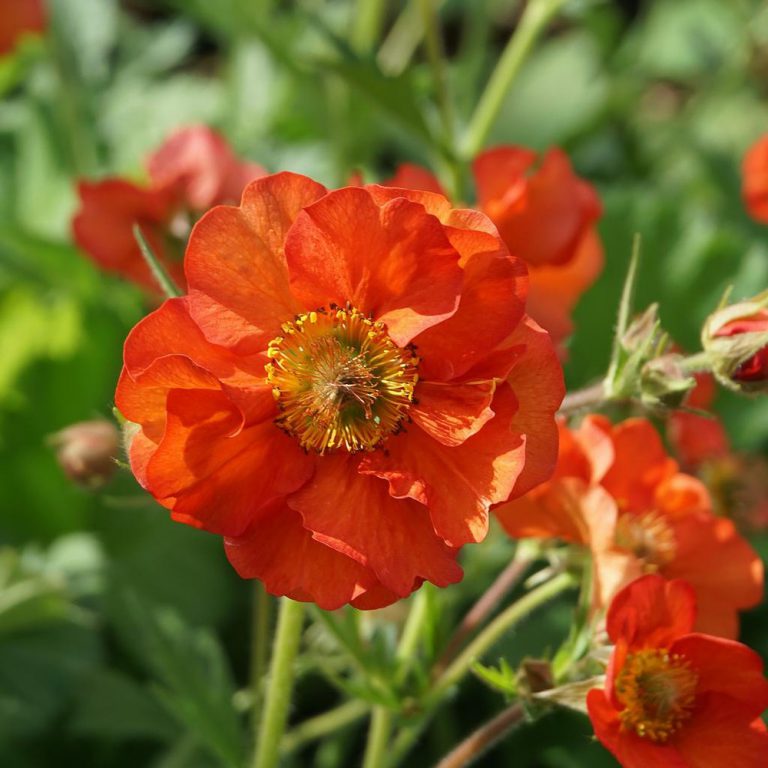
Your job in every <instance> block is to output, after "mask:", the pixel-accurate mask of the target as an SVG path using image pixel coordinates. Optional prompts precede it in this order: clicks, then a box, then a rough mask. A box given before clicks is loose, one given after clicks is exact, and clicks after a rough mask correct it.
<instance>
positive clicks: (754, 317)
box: [701, 291, 768, 393]
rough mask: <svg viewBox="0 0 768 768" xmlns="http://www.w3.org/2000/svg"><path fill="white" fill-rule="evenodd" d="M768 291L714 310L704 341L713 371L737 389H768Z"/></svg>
mask: <svg viewBox="0 0 768 768" xmlns="http://www.w3.org/2000/svg"><path fill="white" fill-rule="evenodd" d="M767 305H768V291H766V292H764V293H761V294H760V295H759V296H755V297H754V298H753V299H748V300H746V301H741V302H739V303H738V304H731V305H729V306H725V307H722V308H721V309H718V310H716V311H715V312H713V313H712V314H711V315H710V316H709V317H708V318H707V321H706V322H705V323H704V327H703V329H702V332H701V341H702V345H703V347H704V349H705V351H706V352H707V353H708V355H709V359H710V363H711V366H712V372H713V373H714V374H715V376H716V378H717V380H718V381H719V382H720V383H721V384H723V386H726V387H728V388H729V389H734V390H736V391H738V392H747V393H749V392H763V391H766V390H768V308H767Z"/></svg>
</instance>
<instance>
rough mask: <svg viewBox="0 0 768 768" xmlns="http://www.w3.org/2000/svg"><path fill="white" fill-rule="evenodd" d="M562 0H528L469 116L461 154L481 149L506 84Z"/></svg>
mask: <svg viewBox="0 0 768 768" xmlns="http://www.w3.org/2000/svg"><path fill="white" fill-rule="evenodd" d="M564 3H565V0H529V2H528V5H527V6H526V7H525V11H524V13H523V16H522V18H521V19H520V23H519V24H518V25H517V27H516V29H515V31H514V33H513V34H512V37H511V38H510V40H509V42H508V43H507V47H506V48H505V49H504V52H503V53H502V54H501V58H500V59H499V61H498V63H497V64H496V69H494V71H493V74H492V75H491V79H490V80H489V81H488V85H487V86H486V88H485V91H484V92H483V95H482V96H481V97H480V102H479V103H478V105H477V107H476V108H475V112H474V114H473V115H472V119H471V120H470V123H469V127H468V128H467V133H466V136H465V139H464V146H463V154H464V156H465V157H467V158H472V157H474V156H475V155H476V154H477V153H478V152H479V151H480V150H481V149H482V148H483V145H484V144H485V140H486V139H487V138H488V134H489V133H490V131H491V128H493V124H494V122H495V121H496V118H497V117H498V115H499V111H500V110H501V107H502V104H503V103H504V98H505V96H506V95H507V92H508V91H509V88H510V86H511V85H512V83H513V82H514V80H515V78H516V77H517V75H518V73H519V72H520V69H521V67H522V65H523V63H524V62H525V60H526V58H527V57H528V54H529V53H530V52H531V50H532V49H533V46H534V45H535V43H536V41H537V40H538V39H539V37H540V35H541V33H542V32H543V31H544V29H545V28H546V26H547V24H548V23H549V21H550V20H551V19H552V17H553V16H554V15H555V14H556V13H557V12H558V11H559V10H560V8H561V7H562V5H563V4H564Z"/></svg>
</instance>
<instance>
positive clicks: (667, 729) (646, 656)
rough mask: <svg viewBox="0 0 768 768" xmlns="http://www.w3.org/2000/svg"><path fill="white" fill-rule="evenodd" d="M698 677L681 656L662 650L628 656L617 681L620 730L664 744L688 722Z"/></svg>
mask: <svg viewBox="0 0 768 768" xmlns="http://www.w3.org/2000/svg"><path fill="white" fill-rule="evenodd" d="M698 680H699V676H698V675H697V673H696V672H695V671H694V670H692V669H691V666H690V663H689V662H688V661H687V659H686V658H685V657H684V656H681V655H680V654H677V653H674V654H670V653H669V651H667V650H666V649H665V648H645V649H643V650H641V651H638V652H637V653H630V654H629V655H628V656H627V658H626V661H625V662H624V666H623V667H622V669H621V672H620V673H619V675H618V676H617V678H616V683H615V690H616V697H617V698H618V700H619V701H620V702H621V703H622V704H623V705H624V709H623V710H622V711H621V712H620V714H619V718H620V719H621V727H622V728H623V729H624V730H625V731H634V732H635V733H636V734H637V735H638V736H642V737H643V738H646V739H651V741H656V742H661V743H664V742H666V741H667V739H669V737H670V736H671V735H672V734H673V733H675V732H676V731H677V730H678V729H679V728H680V726H681V725H682V724H683V723H684V722H685V721H686V720H688V718H690V716H691V714H692V712H693V707H694V704H695V701H696V685H697V684H698Z"/></svg>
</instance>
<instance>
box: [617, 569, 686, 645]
mask: <svg viewBox="0 0 768 768" xmlns="http://www.w3.org/2000/svg"><path fill="white" fill-rule="evenodd" d="M695 621H696V594H695V592H694V591H693V587H691V585H690V584H688V583H687V582H685V581H682V580H680V579H675V580H673V581H667V580H666V579H664V578H662V577H661V576H658V575H655V574H653V575H650V576H643V577H642V578H640V579H637V580H636V581H633V582H632V583H631V584H630V585H629V586H627V587H625V588H624V589H622V590H621V592H619V593H618V594H617V595H616V597H614V599H613V602H612V603H611V607H610V608H609V609H608V615H607V617H606V629H607V630H608V636H609V637H610V638H611V640H613V641H614V642H617V641H618V640H619V638H622V639H624V640H626V642H627V643H628V645H629V647H630V648H642V647H646V646H656V647H664V646H669V644H670V643H671V642H673V641H674V640H676V639H677V638H678V637H680V636H682V635H685V634H688V633H690V632H691V630H692V629H693V626H694V623H695Z"/></svg>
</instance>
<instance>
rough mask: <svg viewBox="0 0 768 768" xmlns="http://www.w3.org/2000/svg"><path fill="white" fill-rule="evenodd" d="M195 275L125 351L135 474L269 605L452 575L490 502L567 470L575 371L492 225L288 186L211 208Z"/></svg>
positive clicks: (403, 195)
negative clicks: (561, 446) (557, 468)
mask: <svg viewBox="0 0 768 768" xmlns="http://www.w3.org/2000/svg"><path fill="white" fill-rule="evenodd" d="M185 271H186V277H187V283H188V286H189V294H188V295H187V296H185V297H183V298H180V299H173V300H170V301H167V302H165V303H164V304H163V305H162V306H161V307H160V309H158V310H157V311H156V312H154V313H153V314H151V315H149V316H148V317H147V318H145V319H144V320H143V321H142V322H141V323H139V324H138V325H137V326H136V328H134V330H133V331H132V332H131V334H130V336H129V338H128V340H127V342H126V345H125V365H124V369H123V373H122V375H121V379H120V382H119V384H118V389H117V394H116V402H117V405H118V407H119V408H120V410H121V412H122V413H123V414H124V416H125V417H126V418H127V419H129V420H130V421H131V422H133V423H134V426H133V427H131V431H132V433H133V437H132V441H131V445H130V461H131V466H132V469H133V471H134V473H135V475H136V477H137V478H138V480H139V482H140V483H141V484H142V485H143V486H144V487H145V488H146V489H147V490H148V491H150V492H151V493H152V494H153V495H154V496H155V498H156V499H157V500H158V501H159V502H160V503H161V504H162V505H164V506H165V507H167V508H168V509H170V510H171V514H172V517H173V518H174V519H175V520H178V521H181V522H185V523H188V524H190V525H194V526H197V527H201V528H205V529H207V530H209V531H212V532H214V533H218V534H221V535H222V536H224V537H225V545H226V550H227V555H228V557H229V559H230V560H231V562H232V564H233V565H234V567H235V568H236V569H237V570H238V572H239V573H240V574H241V575H242V576H243V577H246V578H259V579H261V580H263V581H264V583H265V585H266V587H267V589H268V590H269V591H270V592H271V593H273V594H276V595H289V596H290V597H292V598H294V599H297V600H308V601H314V602H316V603H317V604H318V605H320V606H321V607H323V608H336V607H339V606H340V605H343V604H345V603H348V602H351V603H353V604H354V605H356V606H358V607H362V608H371V607H377V606H381V605H385V604H387V603H390V602H393V601H394V600H396V599H398V598H400V597H404V596H406V595H408V594H410V593H411V592H412V591H413V590H414V589H415V588H417V587H418V586H419V584H421V582H422V581H424V580H429V581H431V582H433V583H435V584H438V585H441V586H445V585H447V584H450V583H452V582H455V581H457V580H458V579H459V578H460V577H461V569H460V568H459V566H458V565H457V564H456V561H455V559H456V553H457V551H458V549H459V548H460V547H461V546H462V545H464V544H467V543H470V542H476V541H480V540H481V539H482V538H483V537H484V536H485V534H486V531H487V528H488V510H489V508H490V506H491V505H492V504H496V503H499V502H501V501H505V500H506V499H508V498H510V497H511V496H517V495H519V494H521V493H524V492H525V491H527V490H528V489H530V488H531V487H533V486H535V485H536V484H538V483H540V482H542V481H543V480H545V479H546V478H547V477H548V475H549V474H550V473H551V471H552V469H553V467H554V463H555V459H556V455H557V428H556V425H555V421H554V413H555V411H556V410H557V408H558V405H559V403H560V401H561V399H562V396H563V383H562V373H561V371H560V368H559V365H558V363H557V359H556V356H555V354H554V350H553V348H552V345H551V342H550V340H549V337H548V335H547V334H546V333H545V332H544V331H542V330H541V329H540V328H539V327H538V326H537V325H536V324H535V323H533V322H532V321H531V320H530V319H529V318H528V317H527V316H526V315H525V313H524V310H525V293H526V288H527V282H526V278H525V267H524V265H523V264H522V262H521V261H520V260H519V259H515V258H513V257H511V256H510V255H509V253H508V251H507V249H506V248H505V246H504V244H503V243H502V242H501V240H500V239H499V237H498V235H497V233H496V230H495V228H494V227H493V225H492V224H491V222H490V221H488V219H487V218H486V217H485V216H483V215H482V214H480V213H477V212H475V211H466V210H453V209H452V208H451V207H450V205H449V203H448V202H447V201H446V200H445V198H443V197H441V196H439V195H436V194H430V193H423V192H412V191H411V192H408V191H405V190H393V189H386V188H384V187H375V186H372V187H362V188H345V189H341V190H337V191H334V192H330V193H328V192H327V191H326V190H325V189H324V188H323V187H321V186H320V185H319V184H316V183H315V182H313V181H311V180H310V179H307V178H305V177H303V176H297V175H293V174H287V173H282V174H277V175H274V176H269V177H266V178H264V179H260V180H258V181H256V182H253V183H251V184H250V185H249V186H248V187H247V188H246V191H245V193H244V195H243V200H242V204H241V206H240V207H238V208H235V207H228V206H220V207H217V208H214V209H213V210H211V211H209V212H208V213H207V214H206V215H205V216H203V218H202V219H201V220H200V221H199V222H198V224H197V225H196V227H195V229H194V230H193V232H192V235H191V237H190V241H189V246H188V249H187V253H186V260H185Z"/></svg>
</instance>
